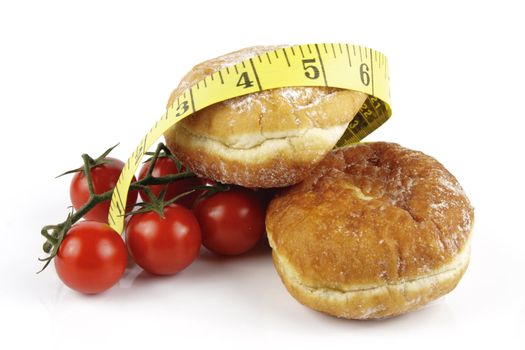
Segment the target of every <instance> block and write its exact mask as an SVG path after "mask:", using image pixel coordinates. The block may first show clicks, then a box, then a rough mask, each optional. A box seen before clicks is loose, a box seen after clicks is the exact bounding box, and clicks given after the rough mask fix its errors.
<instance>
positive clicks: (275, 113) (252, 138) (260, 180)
mask: <svg viewBox="0 0 525 350" xmlns="http://www.w3.org/2000/svg"><path fill="white" fill-rule="evenodd" d="M276 48H279V47H276V46H272V47H264V46H257V47H252V48H247V49H244V50H240V51H236V52H233V53H230V54H227V55H225V56H221V57H218V58H215V59H212V60H209V61H206V62H203V63H201V64H199V65H197V66H195V67H194V68H193V69H192V70H191V71H190V72H189V73H188V74H187V75H186V76H185V77H184V78H183V79H182V81H181V83H180V84H179V86H178V87H177V89H176V90H175V91H173V93H172V94H171V96H170V99H169V101H168V106H170V105H172V104H173V102H174V101H175V100H176V98H177V96H179V94H180V93H181V92H182V91H183V90H184V89H186V88H187V87H189V86H190V85H192V84H194V83H196V82H197V81H199V80H201V79H203V78H204V77H205V76H207V75H210V74H211V73H213V72H216V71H218V70H220V69H222V68H225V67H227V66H230V65H232V64H235V63H238V62H241V61H243V60H245V59H247V58H249V57H253V56H255V55H258V54H261V53H264V52H267V51H270V50H274V49H276ZM366 98H367V95H366V94H363V93H361V92H357V91H350V90H342V89H336V88H325V87H287V88H281V89H273V90H267V91H261V92H257V93H252V94H249V95H246V96H241V97H237V98H233V99H230V100H226V101H223V102H219V103H216V104H214V105H212V106H209V107H207V108H205V109H203V110H201V111H198V112H196V113H194V114H193V115H191V116H189V117H187V118H185V119H184V120H182V121H181V122H179V123H177V124H175V125H174V126H173V127H172V128H170V129H169V130H168V131H167V132H166V133H165V135H164V136H165V139H166V144H167V146H168V148H169V149H170V150H171V151H172V152H173V153H174V154H175V155H176V156H177V158H179V159H180V160H181V162H182V163H184V164H185V165H186V166H187V167H189V168H190V169H191V170H192V171H193V172H194V173H196V174H197V175H199V176H202V177H208V178H212V179H214V180H217V181H220V182H223V183H232V184H237V185H241V186H245V187H283V186H288V185H292V184H295V183H297V182H299V181H301V180H302V179H303V178H304V177H305V176H306V175H307V174H308V173H309V172H310V171H311V169H313V168H314V167H315V166H316V165H317V164H318V163H319V162H320V161H321V160H322V159H323V158H324V157H325V156H326V154H327V153H328V152H330V150H331V149H332V148H333V147H334V145H335V144H336V143H337V141H338V140H339V138H340V137H341V136H342V135H343V132H344V131H345V129H346V127H347V126H348V123H349V122H350V121H351V120H352V118H353V117H354V116H355V114H356V113H357V112H358V111H359V108H360V107H361V105H362V104H363V102H364V101H365V99H366Z"/></svg>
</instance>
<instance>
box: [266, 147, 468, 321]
mask: <svg viewBox="0 0 525 350" xmlns="http://www.w3.org/2000/svg"><path fill="white" fill-rule="evenodd" d="M473 221H474V210H473V208H472V206H471V204H470V202H469V200H468V198H467V197H466V195H465V193H464V191H463V189H462V187H461V186H460V184H459V183H458V181H457V180H456V179H455V178H454V176H453V175H451V174H450V172H448V171H447V170H446V169H445V168H444V167H443V166H442V165H441V164H440V163H439V162H438V161H437V160H435V159H434V158H432V157H430V156H427V155H425V154H423V153H421V152H417V151H413V150H410V149H406V148H403V147H401V146H399V145H397V144H393V143H384V142H376V143H362V144H357V145H355V146H349V147H345V148H340V149H336V150H334V151H332V152H331V153H330V154H329V155H327V157H326V158H325V159H324V160H323V161H322V162H321V163H320V164H319V165H318V166H317V167H316V168H315V169H314V170H313V171H312V173H311V174H310V175H309V176H308V177H307V178H306V179H305V180H304V181H303V182H301V183H299V184H297V185H294V186H291V187H290V188H288V189H285V190H283V191H282V192H281V193H280V194H278V195H277V196H276V197H275V198H274V199H273V200H272V201H271V203H270V205H269V208H268V211H267V215H266V228H267V233H268V240H269V243H270V245H271V247H272V257H273V262H274V265H275V267H276V270H277V272H278V274H279V276H280V277H281V280H282V281H283V283H284V285H285V286H286V288H287V290H288V291H289V293H290V294H291V295H292V296H293V297H294V298H296V299H297V300H298V301H299V302H300V303H302V304H304V305H306V306H308V307H310V308H313V309H315V310H318V311H321V312H324V313H327V314H330V315H333V316H337V317H342V318H349V319H371V318H385V317H392V316H396V315H400V314H403V313H406V312H408V311H412V310H415V309H417V308H420V307H421V306H423V305H425V304H427V303H428V302H430V301H432V300H434V299H436V298H439V297H440V296H442V295H444V294H446V293H448V292H450V291H451V290H453V289H454V288H455V287H456V285H457V283H458V282H459V280H460V279H461V277H462V275H463V273H464V272H465V270H466V268H467V266H468V262H469V257H470V245H469V242H470V241H469V237H470V232H471V229H472V225H473Z"/></svg>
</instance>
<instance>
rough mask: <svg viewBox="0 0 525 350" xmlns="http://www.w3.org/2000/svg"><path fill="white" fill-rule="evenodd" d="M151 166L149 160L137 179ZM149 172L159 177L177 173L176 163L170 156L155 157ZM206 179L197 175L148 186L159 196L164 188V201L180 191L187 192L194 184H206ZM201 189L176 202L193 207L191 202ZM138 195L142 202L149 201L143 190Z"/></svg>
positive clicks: (142, 176)
mask: <svg viewBox="0 0 525 350" xmlns="http://www.w3.org/2000/svg"><path fill="white" fill-rule="evenodd" d="M150 166H151V162H147V163H145V164H144V165H143V166H142V168H141V169H140V172H139V179H140V180H142V179H143V178H144V177H145V176H146V173H147V172H148V169H149V168H150ZM182 171H186V169H185V168H182ZM151 174H152V175H153V176H154V177H161V176H166V175H171V174H178V171H177V164H176V163H175V161H173V160H172V159H171V158H168V157H160V158H157V162H156V163H155V167H154V168H153V171H152V172H151ZM206 181H208V180H206V179H201V178H197V177H190V178H186V179H181V180H177V181H175V182H172V183H169V184H166V185H150V186H148V187H149V188H150V190H151V192H153V194H154V195H155V196H157V197H158V196H159V195H160V193H161V192H162V190H163V189H164V188H166V193H165V195H164V199H165V200H166V201H168V200H170V199H172V198H175V197H176V196H178V195H179V194H181V193H184V192H187V191H189V190H192V189H193V188H194V187H196V186H202V185H206V184H207V182H206ZM202 192H203V191H195V192H192V193H190V194H188V195H186V196H183V197H182V198H180V199H179V200H178V201H177V203H178V204H182V205H183V206H185V207H186V208H189V209H191V208H192V207H193V204H194V203H195V200H196V199H197V198H198V197H199V196H200V195H201V194H202ZM140 197H141V198H142V200H143V201H144V202H150V199H149V197H148V196H147V195H146V193H144V191H140Z"/></svg>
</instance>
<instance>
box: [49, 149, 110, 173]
mask: <svg viewBox="0 0 525 350" xmlns="http://www.w3.org/2000/svg"><path fill="white" fill-rule="evenodd" d="M119 144H120V142H119V143H117V144H116V145H115V146H112V147H110V148H108V149H107V150H105V151H104V153H102V154H101V155H100V156H98V157H97V158H95V159H93V158H91V157H90V156H89V154H87V153H84V154H82V159H83V160H84V165H83V166H81V167H79V168H76V169H72V170H68V171H66V172H63V173H62V174H60V175H58V176H57V177H56V178H59V177H62V176H64V175H68V174H74V173H78V172H79V171H81V172H82V173H83V174H84V176H86V174H89V173H90V172H91V169H93V168H94V167H96V166H99V165H102V164H107V163H109V160H107V159H106V157H107V156H108V155H109V154H110V153H111V151H113V150H114V149H115V147H117V146H118V145H119ZM86 163H87V170H88V171H86Z"/></svg>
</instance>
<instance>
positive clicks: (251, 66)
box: [108, 43, 392, 232]
mask: <svg viewBox="0 0 525 350" xmlns="http://www.w3.org/2000/svg"><path fill="white" fill-rule="evenodd" d="M270 57H271V58H270ZM215 76H218V77H219V79H214V77H215ZM288 86H329V87H335V88H341V89H350V90H357V91H361V92H364V93H367V94H368V95H369V97H368V99H367V100H366V101H365V103H364V104H363V106H362V107H361V109H360V111H359V112H358V113H357V115H356V116H355V117H354V119H353V120H352V122H351V123H350V124H349V126H348V128H347V129H346V131H345V133H344V135H343V137H342V138H341V140H339V142H338V146H344V145H347V144H351V143H355V142H359V141H360V140H361V139H363V138H364V137H365V136H366V135H368V134H370V133H371V132H372V131H374V130H375V129H377V128H378V127H379V126H380V125H381V124H383V123H384V122H385V121H386V120H387V119H388V118H389V117H390V115H391V114H392V112H391V110H390V90H389V77H388V64H387V60H386V57H385V56H384V55H383V54H382V53H380V52H377V51H375V50H372V49H370V48H366V47H363V46H358V45H350V44H330V43H328V44H305V45H296V46H289V47H283V48H279V49H276V50H273V51H270V52H266V53H264V54H261V55H257V56H254V57H252V58H249V59H247V60H245V61H243V62H239V63H238V64H235V65H232V66H229V67H226V68H224V69H222V70H220V71H218V72H214V73H212V74H211V75H210V76H208V77H205V78H204V79H203V80H201V81H199V82H197V83H196V84H195V85H193V86H190V87H188V88H187V89H186V90H184V91H183V92H182V93H181V94H180V95H179V97H178V98H177V100H176V101H175V102H174V103H173V105H171V106H169V107H168V109H167V110H166V113H165V114H164V115H163V116H162V117H161V118H160V120H159V121H157V122H156V123H155V125H154V126H153V127H152V128H151V129H150V131H149V132H148V133H147V134H146V135H145V136H144V138H143V139H142V140H141V142H140V144H139V146H137V148H136V149H135V151H134V152H133V154H132V155H131V157H130V158H129V159H128V161H127V162H126V166H125V167H124V169H123V170H122V173H121V174H120V178H119V180H118V182H117V185H116V186H115V191H114V192H113V197H112V199H111V205H110V210H109V216H108V222H109V224H110V226H111V227H112V228H113V229H115V230H116V231H117V232H122V230H123V226H124V213H125V209H126V208H125V207H124V204H123V203H126V199H127V192H128V188H129V184H130V183H131V179H132V178H133V175H134V174H135V171H136V170H137V167H138V165H139V164H140V161H141V159H142V157H143V156H144V153H145V152H146V151H147V150H148V149H149V148H150V147H151V146H152V145H153V144H154V143H155V142H156V141H157V139H158V138H159V137H160V136H162V134H163V133H164V132H165V131H166V130H167V129H168V128H170V127H171V126H172V125H174V124H175V123H178V122H179V121H181V120H182V119H184V118H186V117H187V116H189V115H191V114H192V113H194V112H195V111H198V110H201V109H203V108H206V107H208V106H210V105H212V104H214V103H217V102H220V101H224V100H227V99H230V98H234V97H237V96H242V95H246V94H250V93H254V92H258V91H262V90H269V89H275V88H282V87H288Z"/></svg>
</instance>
